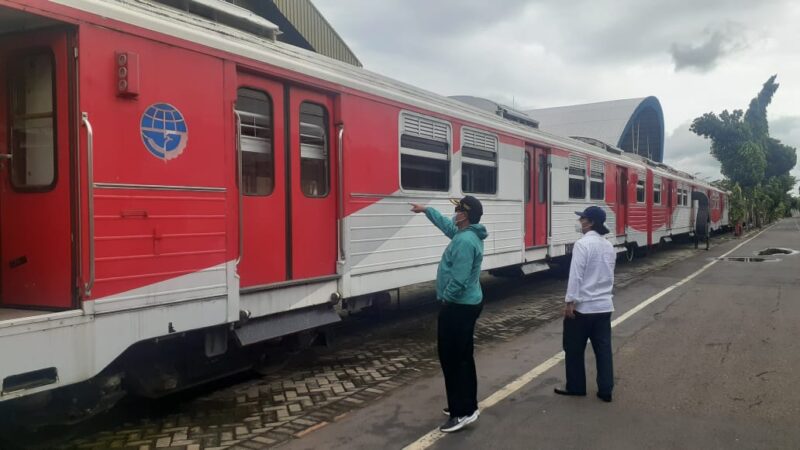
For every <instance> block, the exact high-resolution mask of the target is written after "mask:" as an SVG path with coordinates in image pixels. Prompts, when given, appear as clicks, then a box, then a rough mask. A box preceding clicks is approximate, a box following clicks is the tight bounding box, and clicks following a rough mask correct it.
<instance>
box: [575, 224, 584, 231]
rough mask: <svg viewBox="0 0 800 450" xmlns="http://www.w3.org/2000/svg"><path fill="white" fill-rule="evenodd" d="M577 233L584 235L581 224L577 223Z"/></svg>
mask: <svg viewBox="0 0 800 450" xmlns="http://www.w3.org/2000/svg"><path fill="white" fill-rule="evenodd" d="M575 232H576V233H583V227H581V223H580V222H575Z"/></svg>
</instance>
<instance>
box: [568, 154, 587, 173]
mask: <svg viewBox="0 0 800 450" xmlns="http://www.w3.org/2000/svg"><path fill="white" fill-rule="evenodd" d="M569 173H570V175H586V160H585V159H583V158H579V157H577V156H570V157H569Z"/></svg>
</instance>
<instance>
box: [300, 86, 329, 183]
mask: <svg viewBox="0 0 800 450" xmlns="http://www.w3.org/2000/svg"><path fill="white" fill-rule="evenodd" d="M327 124H328V111H327V110H326V109H325V107H323V106H320V105H317V104H315V103H308V102H303V104H301V105H300V186H301V188H302V190H303V194H305V196H306V197H325V196H327V195H328V192H329V191H330V177H329V176H328V164H329V160H330V158H329V152H328V126H327Z"/></svg>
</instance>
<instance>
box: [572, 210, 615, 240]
mask: <svg viewBox="0 0 800 450" xmlns="http://www.w3.org/2000/svg"><path fill="white" fill-rule="evenodd" d="M575 214H577V215H578V217H581V218H586V219H589V220H590V221H591V222H592V224H593V225H594V227H593V228H594V230H595V231H597V232H598V233H600V234H607V233H608V228H606V227H605V225H604V224H605V222H606V212H605V211H603V208H601V207H599V206H590V207H588V208H586V209H584V210H583V211H575Z"/></svg>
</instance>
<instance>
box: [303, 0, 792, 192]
mask: <svg viewBox="0 0 800 450" xmlns="http://www.w3.org/2000/svg"><path fill="white" fill-rule="evenodd" d="M313 2H314V4H315V5H316V6H317V8H318V9H319V10H320V11H321V12H322V13H323V14H324V15H325V17H326V18H327V19H328V21H329V22H331V24H332V25H333V27H334V28H335V29H336V30H337V32H338V33H339V34H340V35H341V36H342V37H343V38H344V40H345V41H346V42H347V43H348V45H349V46H350V47H351V48H352V49H353V51H354V52H355V53H356V55H357V56H358V58H359V59H360V60H361V62H362V63H363V64H364V67H365V68H367V69H369V70H372V71H375V72H378V73H381V74H383V75H386V76H389V77H391V78H395V79H397V80H400V81H404V82H407V83H411V84H413V85H416V86H419V87H421V88H424V89H427V90H430V91H433V92H436V93H439V94H443V95H458V94H465V95H476V96H479V97H487V98H491V99H493V100H496V101H498V102H500V103H505V104H509V105H512V104H513V105H516V106H517V107H519V108H520V109H530V108H546V107H552V106H563V105H573V104H580V103H590V102H597V101H604V100H613V99H621V98H633V97H644V96H648V95H654V96H656V97H658V99H659V100H660V101H661V105H662V107H663V109H664V120H665V125H666V133H667V139H666V145H665V161H666V162H668V163H670V164H673V165H675V166H676V167H679V168H681V169H683V170H686V171H688V172H701V174H702V175H701V176H706V177H710V179H716V178H719V177H720V173H719V163H717V161H716V160H714V159H713V158H712V157H711V156H710V154H709V146H710V144H709V142H708V141H705V140H704V139H701V138H699V137H697V136H695V135H694V134H693V133H691V132H690V131H689V124H690V122H691V121H692V119H693V118H695V117H697V116H699V115H701V114H703V113H705V112H711V111H713V112H716V113H719V112H721V111H722V110H723V109H737V108H738V109H746V108H747V105H748V103H749V101H750V99H752V98H753V97H754V96H755V95H756V93H757V92H758V91H759V90H760V89H761V85H762V84H763V83H764V82H765V81H766V80H767V79H768V78H769V77H770V76H771V75H773V74H778V82H779V83H780V84H781V86H780V88H779V89H778V91H777V93H776V95H775V97H774V99H773V102H772V104H771V105H770V107H769V109H768V113H769V120H770V132H771V134H772V136H773V137H776V138H778V139H781V140H782V141H783V142H784V143H786V144H789V145H792V146H794V147H797V148H800V109H798V108H799V107H798V105H800V27H798V26H797V24H800V2H797V1H795V0H761V1H752V0H703V1H697V0H672V1H669V2H662V1H654V0H571V1H570V2H564V1H561V0H502V1H501V0H497V1H486V0H483V1H479V0H313ZM793 174H794V175H795V176H796V177H798V178H800V168H797V167H796V168H795V170H794V171H793ZM794 194H795V195H797V191H796V190H795V192H794Z"/></svg>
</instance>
